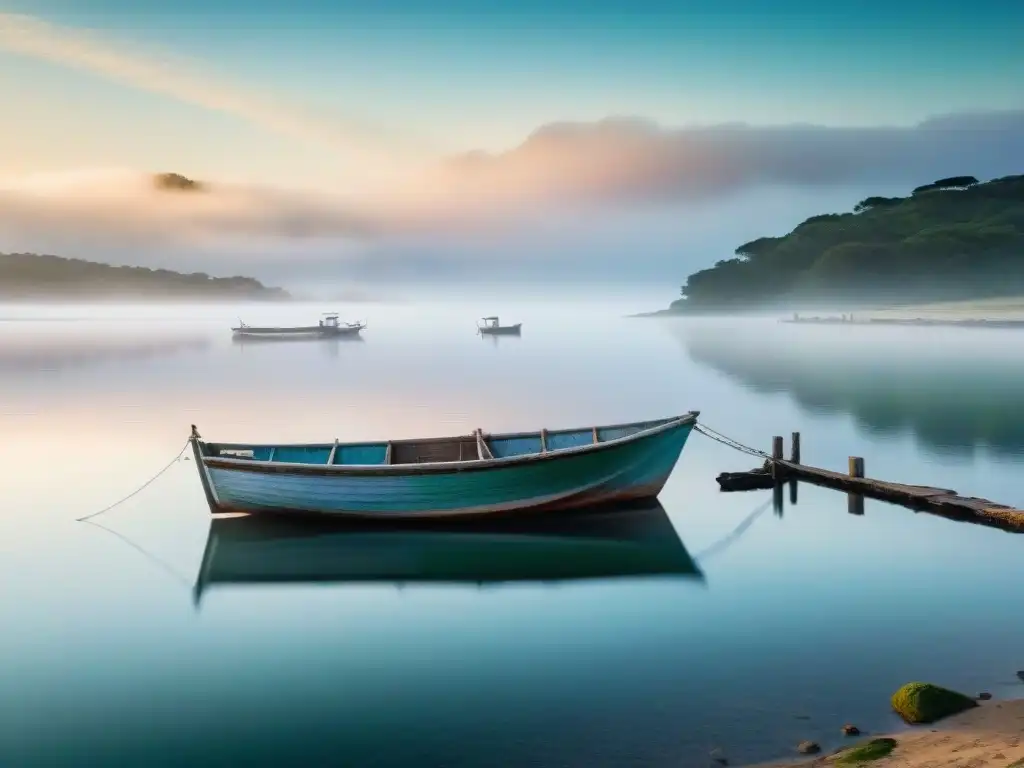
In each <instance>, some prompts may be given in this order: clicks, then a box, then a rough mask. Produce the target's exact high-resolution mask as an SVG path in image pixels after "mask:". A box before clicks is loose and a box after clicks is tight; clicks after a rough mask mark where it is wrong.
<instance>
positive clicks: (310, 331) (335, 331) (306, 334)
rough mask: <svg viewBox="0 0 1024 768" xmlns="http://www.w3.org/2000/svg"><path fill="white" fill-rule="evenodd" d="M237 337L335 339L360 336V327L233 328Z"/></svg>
mask: <svg viewBox="0 0 1024 768" xmlns="http://www.w3.org/2000/svg"><path fill="white" fill-rule="evenodd" d="M231 330H232V333H233V334H234V337H235V338H236V339H277V340H282V341H285V340H291V339H334V338H339V337H350V336H358V335H359V332H360V331H361V330H362V328H360V327H356V326H352V327H339V328H329V327H321V326H316V325H314V326H310V327H307V328H232V329H231Z"/></svg>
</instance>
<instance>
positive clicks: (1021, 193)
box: [675, 176, 1024, 311]
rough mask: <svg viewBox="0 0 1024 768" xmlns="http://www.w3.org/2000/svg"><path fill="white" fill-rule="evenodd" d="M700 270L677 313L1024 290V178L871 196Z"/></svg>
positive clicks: (968, 179)
mask: <svg viewBox="0 0 1024 768" xmlns="http://www.w3.org/2000/svg"><path fill="white" fill-rule="evenodd" d="M736 257H737V258H733V259H727V260H724V261H720V262H718V263H717V264H716V265H715V266H713V267H710V268H708V269H703V270H700V271H699V272H695V273H694V274H692V275H690V276H689V278H687V281H686V284H685V285H684V286H682V290H681V294H682V296H683V299H682V301H681V302H677V303H676V305H675V306H678V307H680V309H681V311H694V310H698V311H699V310H703V309H709V310H718V309H734V308H738V307H743V308H757V307H758V306H761V307H767V306H772V305H783V304H793V303H797V302H807V301H808V300H818V299H828V300H829V301H831V302H836V301H837V300H838V301H840V302H842V301H850V302H851V303H859V304H862V305H863V304H865V303H872V302H877V303H889V302H915V303H916V302H931V301H955V300H962V299H977V298H985V297H990V296H1007V295H1014V294H1019V293H1024V176H1006V177H1003V178H1001V179H994V180H992V181H989V182H986V183H984V184H981V183H978V180H977V179H975V178H974V177H973V176H951V177H949V178H945V179H939V180H938V181H935V182H933V183H931V184H925V185H924V186H922V187H918V188H917V189H916V190H914V194H913V195H911V196H910V197H868V198H865V199H864V200H861V201H860V202H859V203H857V205H856V206H855V208H854V212H853V213H845V214H835V213H829V214H823V215H820V216H812V217H811V218H809V219H807V220H806V221H804V222H802V223H801V224H800V225H798V226H797V227H796V228H795V229H794V230H793V231H792V232H790V233H789V234H787V235H785V236H783V237H761V238H758V239H756V240H752V241H750V242H749V243H744V244H743V245H741V246H740V247H739V248H737V249H736Z"/></svg>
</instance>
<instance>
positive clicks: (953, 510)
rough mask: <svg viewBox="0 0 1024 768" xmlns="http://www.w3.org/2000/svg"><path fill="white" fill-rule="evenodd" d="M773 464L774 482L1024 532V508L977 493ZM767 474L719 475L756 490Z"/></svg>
mask: <svg viewBox="0 0 1024 768" xmlns="http://www.w3.org/2000/svg"><path fill="white" fill-rule="evenodd" d="M770 463H772V464H773V465H774V469H775V471H774V481H775V482H776V483H782V482H786V481H792V480H799V481H803V482H808V483H811V484H813V485H820V486H823V487H826V488H834V489H835V490H839V491H845V492H846V493H847V494H850V495H851V496H861V497H866V498H871V499H878V500H880V501H887V502H890V503H893V504H900V505H902V506H905V507H908V508H910V509H915V510H919V511H922V512H928V513H931V514H934V515H938V516H940V517H945V518H948V519H952V520H960V521H965V522H972V523H977V524H979V525H986V526H989V527H993V528H999V529H1000V530H1004V531H1010V532H1014V533H1024V510H1021V509H1016V508H1014V507H1011V506H1008V505H1006V504H999V503H997V502H994V501H990V500H988V499H983V498H979V497H976V496H961V495H959V494H958V493H957V492H956V491H954V490H952V489H949V488H934V487H932V486H927V485H908V484H906V483H894V482H889V481H887V480H876V479H874V478H870V477H853V476H851V475H849V474H844V473H842V472H834V471H832V470H828V469H821V468H820V467H812V466H808V465H806V464H800V463H797V462H793V461H785V460H782V459H774V460H771V462H770ZM744 474H749V475H750V476H751V477H750V478H749V480H746V481H745V480H744V478H743V477H741V476H742V475H744ZM765 477H766V472H765V468H763V467H759V468H758V469H756V470H753V471H752V472H750V473H741V472H728V473H723V474H722V475H719V485H720V486H721V488H722V490H724V491H725V490H747V489H751V490H752V489H754V488H763V487H765V486H764V482H765V480H764V478H765ZM723 480H724V481H725V482H723Z"/></svg>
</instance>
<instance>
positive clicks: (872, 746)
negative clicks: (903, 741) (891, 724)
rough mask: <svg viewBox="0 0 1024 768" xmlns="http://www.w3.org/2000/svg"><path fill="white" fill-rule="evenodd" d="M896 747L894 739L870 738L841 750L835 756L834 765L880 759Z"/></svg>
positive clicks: (856, 763) (857, 763) (854, 763)
mask: <svg viewBox="0 0 1024 768" xmlns="http://www.w3.org/2000/svg"><path fill="white" fill-rule="evenodd" d="M895 748H896V739H889V738H882V739H871V740H870V741H866V742H864V743H863V744H858V745H857V746H855V747H851V748H850V749H847V750H843V751H842V752H841V753H840V755H839V757H837V758H836V760H835V764H836V765H860V764H861V763H867V762H870V761H872V760H881V759H882V758H883V757H886V756H887V755H888V754H889V753H890V752H892V751H893V750H894V749H895Z"/></svg>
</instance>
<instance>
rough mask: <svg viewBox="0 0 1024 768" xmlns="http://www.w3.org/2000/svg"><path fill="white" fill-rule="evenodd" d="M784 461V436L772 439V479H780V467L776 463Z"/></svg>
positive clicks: (776, 436)
mask: <svg viewBox="0 0 1024 768" xmlns="http://www.w3.org/2000/svg"><path fill="white" fill-rule="evenodd" d="M779 461H782V435H775V437H773V438H772V477H774V478H776V479H778V477H779V472H778V465H777V464H776V462H779Z"/></svg>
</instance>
